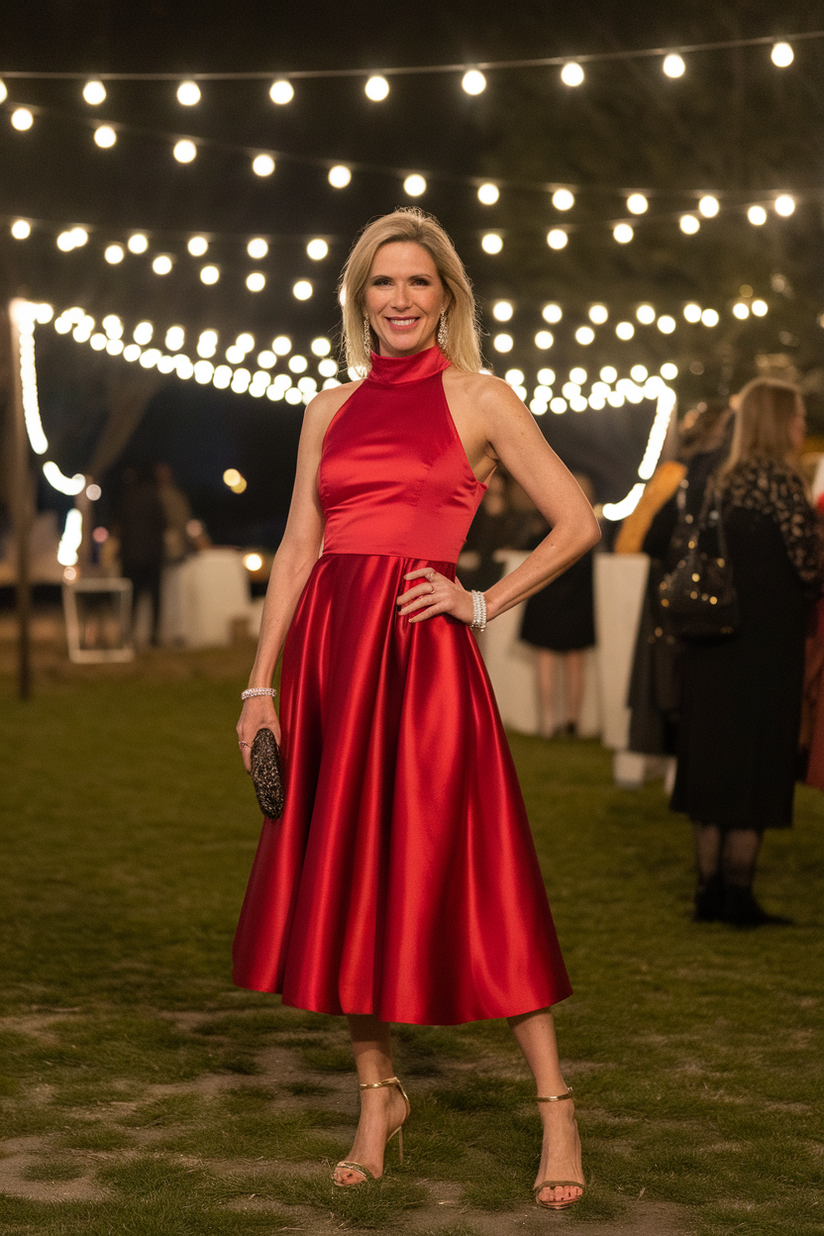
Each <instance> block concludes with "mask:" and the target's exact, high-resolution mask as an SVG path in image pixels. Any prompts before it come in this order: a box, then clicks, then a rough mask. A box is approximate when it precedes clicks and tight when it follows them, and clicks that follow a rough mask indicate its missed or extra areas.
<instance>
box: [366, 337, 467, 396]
mask: <svg viewBox="0 0 824 1236" xmlns="http://www.w3.org/2000/svg"><path fill="white" fill-rule="evenodd" d="M450 364H451V361H449V360H447V358H446V357H445V356H444V354H443V352H442V351H441V349H440V348H439V347H438V345H437V344H433V346H432V347H431V348H426V349H425V350H424V351H423V352H413V353H412V355H411V356H379V355H378V353H377V352H373V353H372V367H371V369H370V370H369V373H368V375H367V378H368V380H369V381H370V382H379V383H380V384H381V385H382V386H397V385H399V384H400V383H406V382H419V381H420V380H421V379H422V378H431V377H433V376H434V375H435V374H436V373H441V372H442V371H443V370H444V369H447V368H448V367H449V365H450Z"/></svg>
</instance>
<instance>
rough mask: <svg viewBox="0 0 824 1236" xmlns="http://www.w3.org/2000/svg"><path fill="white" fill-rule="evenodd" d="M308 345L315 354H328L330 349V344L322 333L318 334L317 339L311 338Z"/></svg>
mask: <svg viewBox="0 0 824 1236" xmlns="http://www.w3.org/2000/svg"><path fill="white" fill-rule="evenodd" d="M310 347H311V349H312V352H313V354H314V355H315V356H328V355H329V353H330V352H331V351H332V344H331V342H330V341H329V340H328V339H327V338H326V337H325V336H324V335H319V336H318V338H317V339H313V340H312V342H311V344H310Z"/></svg>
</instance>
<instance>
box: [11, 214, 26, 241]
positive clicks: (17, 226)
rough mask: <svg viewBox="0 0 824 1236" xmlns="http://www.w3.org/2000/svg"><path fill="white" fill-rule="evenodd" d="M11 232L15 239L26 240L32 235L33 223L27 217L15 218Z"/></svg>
mask: <svg viewBox="0 0 824 1236" xmlns="http://www.w3.org/2000/svg"><path fill="white" fill-rule="evenodd" d="M11 234H12V236H13V237H14V239H15V240H25V239H26V238H27V237H28V236H30V235H31V224H30V223H29V222H28V220H26V219H15V221H14V223H12V225H11Z"/></svg>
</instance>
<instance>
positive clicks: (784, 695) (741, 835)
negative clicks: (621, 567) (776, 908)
mask: <svg viewBox="0 0 824 1236" xmlns="http://www.w3.org/2000/svg"><path fill="white" fill-rule="evenodd" d="M804 434H805V412H804V405H803V403H802V400H801V395H800V393H799V391H798V390H797V389H796V388H795V387H793V386H790V385H789V384H787V383H784V382H778V381H773V380H767V379H756V380H755V381H753V382H750V383H749V385H748V386H746V387H745V388H744V390H743V391H742V392H741V394H740V396H739V401H738V407H737V411H736V423H735V429H734V432H733V440H732V446H731V450H730V455H729V458H728V459H727V461H726V463H725V464H724V466H723V467H722V468H721V470H720V473H719V475H718V477H717V479H716V482H715V483H716V484H717V486H718V492H719V495H720V498H721V509H722V516H723V520H724V528H725V531H726V535H727V544H728V551H729V556H730V562H731V564H732V570H733V576H734V580H735V587H736V590H737V592H738V598H739V603H740V607H741V615H742V621H741V629H740V631H739V632H738V634H736V635H734V636H732V637H721V638H719V639H717V640H707V641H690V642H689V643H688V644H687V646H686V650H685V662H684V687H683V699H682V708H681V720H680V726H679V731H678V772H677V776H676V781H675V789H674V793H673V798H672V807H673V809H674V810H676V811H683V812H686V814H687V815H689V817H690V819H691V820H692V822H693V826H694V834H695V844H696V858H697V865H698V889H697V892H696V899H695V915H694V917H695V919H696V921H713V920H722V921H725V922H728V923H731V924H733V925H735V926H739V927H754V926H759V925H762V924H766V923H771V922H772V923H777V922H787V921H789V920H787V919H784V918H780V917H779V916H776V915H771V914H768V913H767V912H766V911H765V910H763V909H762V907H761V906H760V905H759V904H758V902H757V901H756V900H755V898H754V896H753V893H752V884H753V878H754V875H755V869H756V862H757V859H758V852H759V849H760V846H761V841H762V838H763V833H764V830H765V829H766V828H789V827H790V825H791V824H792V814H793V793H794V785H795V779H796V774H797V769H798V736H799V721H800V713H801V693H802V681H803V672H804V637H805V631H806V625H807V619H808V615H809V608H810V602H811V601H812V600H815V599H816V598H817V597H818V596H819V595H820V594H821V585H822V556H821V544H820V538H819V533H818V530H817V525H816V520H815V515H814V512H813V509H812V507H811V505H810V502H809V500H808V498H807V493H806V487H805V483H804V480H803V478H802V476H801V474H800V472H799V471H798V455H799V452H800V449H801V446H802V444H803V441H804ZM711 483H712V482H711Z"/></svg>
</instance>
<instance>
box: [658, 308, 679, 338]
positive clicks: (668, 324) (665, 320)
mask: <svg viewBox="0 0 824 1236" xmlns="http://www.w3.org/2000/svg"><path fill="white" fill-rule="evenodd" d="M656 325H657V327H658V329H659V330H660V331H661V334H662V335H671V334H672V332H673V331H674V330H675V327H676V321H675V318H673V317H671V316H670V314H668V313H663V314H662V315H661V317H660V318H659V319H658V321H657V323H656Z"/></svg>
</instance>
